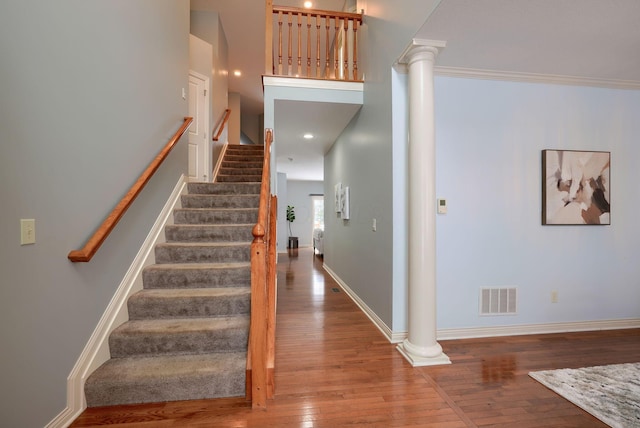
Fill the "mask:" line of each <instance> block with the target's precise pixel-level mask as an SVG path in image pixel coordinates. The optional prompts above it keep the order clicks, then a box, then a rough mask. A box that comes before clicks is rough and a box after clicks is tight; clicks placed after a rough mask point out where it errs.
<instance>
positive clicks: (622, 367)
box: [529, 363, 640, 428]
mask: <svg viewBox="0 0 640 428" xmlns="http://www.w3.org/2000/svg"><path fill="white" fill-rule="evenodd" d="M529 376H531V377H532V378H534V379H535V380H537V381H538V382H540V383H542V384H543V385H544V386H546V387H547V388H549V389H551V390H552V391H554V392H556V393H557V394H559V395H561V396H562V397H564V398H566V399H567V400H569V401H571V402H572V403H573V404H575V405H576V406H578V407H580V408H582V409H583V410H585V411H587V412H589V413H591V414H592V415H593V416H595V417H596V418H598V419H600V420H601V421H602V422H604V423H606V424H608V425H610V426H612V427H614V428H630V427H640V363H634V364H615V365H609V366H597V367H586V368H582V369H561V370H547V371H540V372H531V373H529Z"/></svg>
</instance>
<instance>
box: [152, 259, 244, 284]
mask: <svg viewBox="0 0 640 428" xmlns="http://www.w3.org/2000/svg"><path fill="white" fill-rule="evenodd" d="M142 277H143V284H144V288H148V289H156V288H203V287H245V286H250V285H251V263H249V262H242V263H176V264H155V265H151V266H147V267H146V268H145V269H144V271H143V272H142Z"/></svg>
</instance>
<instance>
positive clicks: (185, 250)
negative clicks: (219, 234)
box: [155, 242, 251, 263]
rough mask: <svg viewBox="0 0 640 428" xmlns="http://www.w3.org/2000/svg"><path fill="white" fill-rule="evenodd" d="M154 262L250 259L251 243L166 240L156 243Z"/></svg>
mask: <svg viewBox="0 0 640 428" xmlns="http://www.w3.org/2000/svg"><path fill="white" fill-rule="evenodd" d="M155 254H156V263H230V262H248V261H251V243H250V242H236V243H225V242H223V243H220V242H209V243H204V242H198V243H192V242H181V243H178V242H167V243H163V244H157V245H156V248H155Z"/></svg>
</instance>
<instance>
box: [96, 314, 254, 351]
mask: <svg viewBox="0 0 640 428" xmlns="http://www.w3.org/2000/svg"><path fill="white" fill-rule="evenodd" d="M248 332H249V316H248V315H246V316H243V315H239V316H228V317H215V318H168V319H153V320H131V321H127V322H125V323H124V324H122V325H120V326H119V327H117V328H116V329H115V330H113V332H111V335H110V336H109V351H110V352H111V358H125V357H133V356H150V355H169V354H171V355H187V354H203V353H219V352H232V351H242V350H246V349H247V340H248Z"/></svg>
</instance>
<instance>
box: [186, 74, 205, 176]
mask: <svg viewBox="0 0 640 428" xmlns="http://www.w3.org/2000/svg"><path fill="white" fill-rule="evenodd" d="M208 87H209V79H208V78H206V77H204V76H202V75H201V74H198V73H196V72H195V71H190V72H189V116H191V117H193V124H192V125H191V127H190V128H189V172H188V175H189V181H208V180H209V174H208V171H209V162H208V159H209V144H208V143H209V139H208V138H207V137H208V133H207V129H208V128H209V103H208V100H209V94H208V93H207V88H208Z"/></svg>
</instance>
